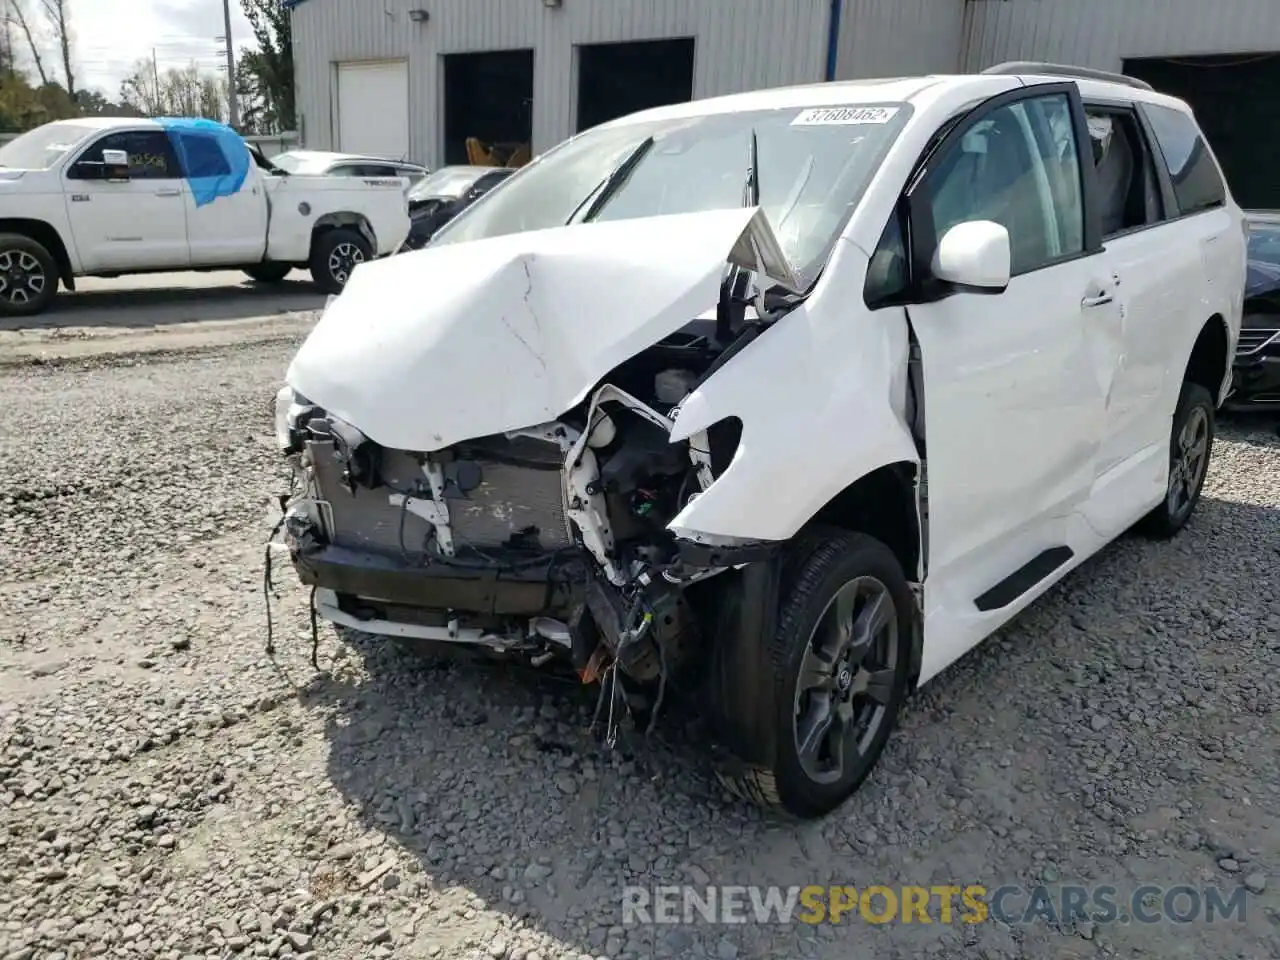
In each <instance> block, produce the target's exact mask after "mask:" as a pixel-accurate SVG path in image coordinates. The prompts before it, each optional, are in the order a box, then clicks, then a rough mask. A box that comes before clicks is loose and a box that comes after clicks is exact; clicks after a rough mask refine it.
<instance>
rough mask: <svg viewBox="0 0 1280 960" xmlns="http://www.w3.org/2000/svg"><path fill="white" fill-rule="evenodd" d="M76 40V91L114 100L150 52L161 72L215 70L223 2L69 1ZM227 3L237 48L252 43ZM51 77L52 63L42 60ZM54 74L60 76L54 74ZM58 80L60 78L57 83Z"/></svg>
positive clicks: (235, 0) (236, 8) (236, 6)
mask: <svg viewBox="0 0 1280 960" xmlns="http://www.w3.org/2000/svg"><path fill="white" fill-rule="evenodd" d="M69 3H70V8H71V22H72V33H73V35H74V37H75V59H74V61H73V66H75V68H76V69H77V71H78V73H77V76H76V86H79V87H88V88H96V89H99V90H101V91H102V92H103V93H104V94H106V95H107V96H109V97H111V98H112V99H114V98H115V96H116V94H117V93H118V92H119V89H120V81H122V80H123V79H125V77H127V76H129V75H131V74H132V73H133V69H134V65H135V64H136V63H137V62H138V61H139V60H142V59H145V60H147V61H148V62H150V60H151V51H152V49H153V48H154V49H155V55H156V60H157V65H158V66H159V68H160V71H161V72H163V71H164V70H165V69H166V68H170V67H185V66H187V65H188V64H190V63H191V62H192V61H193V60H194V61H195V62H196V63H198V64H199V65H200V66H201V67H202V68H204V69H208V70H215V69H216V68H217V66H218V64H219V63H222V62H223V57H222V55H221V54H220V53H219V47H220V44H219V42H218V40H217V39H216V38H217V37H220V36H222V35H223V33H225V32H226V31H225V28H224V27H223V19H222V0H69ZM230 3H231V35H232V37H233V38H234V39H235V43H236V47H237V48H240V47H242V46H244V45H246V44H249V43H251V42H252V39H253V34H252V33H251V31H250V29H249V24H248V21H246V20H245V18H244V14H243V13H242V12H241V9H240V0H230ZM45 60H46V69H47V70H50V72H54V71H53V70H52V68H53V63H51V62H50V61H51V60H56V57H53V56H52V50H51V49H50V53H48V54H45ZM56 72H57V73H59V74H60V73H61V70H60V69H58V70H57V71H56ZM60 79H61V78H60Z"/></svg>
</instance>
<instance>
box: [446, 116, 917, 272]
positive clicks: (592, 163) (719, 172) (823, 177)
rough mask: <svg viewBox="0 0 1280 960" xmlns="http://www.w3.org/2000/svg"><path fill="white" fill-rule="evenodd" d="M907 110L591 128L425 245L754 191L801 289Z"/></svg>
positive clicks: (694, 206)
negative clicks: (753, 166) (800, 284)
mask: <svg viewBox="0 0 1280 960" xmlns="http://www.w3.org/2000/svg"><path fill="white" fill-rule="evenodd" d="M909 114H910V107H909V106H908V105H907V104H904V103H878V104H851V105H847V106H824V107H787V108H780V109H770V110H753V111H743V112H737V113H716V114H705V115H702V116H693V117H679V118H670V119H663V120H648V121H638V122H628V123H623V124H621V125H605V126H602V127H597V128H595V129H593V130H589V131H587V132H586V133H583V134H580V135H578V136H577V137H574V138H573V139H571V140H568V141H566V142H565V143H563V144H561V145H560V146H558V147H556V148H555V149H553V150H551V151H550V152H548V153H547V154H546V155H545V156H544V157H542V158H541V159H539V160H536V161H534V163H532V164H531V165H530V166H529V167H527V168H525V169H524V170H522V171H520V172H519V173H517V174H516V175H515V176H513V177H512V178H511V179H510V181H509V182H507V183H506V184H505V185H504V186H503V189H501V190H497V191H494V192H493V193H492V194H490V195H489V196H487V197H485V198H484V199H482V200H480V201H479V202H477V203H476V204H475V205H474V206H472V207H471V208H470V209H468V210H467V211H465V212H464V213H463V214H462V215H461V216H459V217H458V218H457V219H456V220H454V221H453V222H452V223H450V224H449V225H448V226H446V227H445V228H444V229H443V230H442V231H441V232H440V233H438V234H437V235H436V237H435V238H434V240H433V241H432V245H433V246H439V245H441V244H447V243H462V242H465V241H468V240H480V239H484V238H486V237H496V236H501V235H503V234H509V233H518V232H521V231H525V230H540V229H546V228H548V227H556V226H562V225H564V224H567V223H569V222H570V221H571V220H572V221H574V222H577V221H581V220H584V219H590V220H622V219H628V218H635V217H647V216H659V215H664V214H677V213H694V212H699V211H706V210H723V209H726V208H732V207H740V206H748V205H752V204H751V200H752V196H753V194H754V193H755V192H756V189H758V196H759V200H760V206H761V207H763V209H764V210H765V212H766V214H767V215H768V217H769V222H770V224H771V225H772V226H773V229H774V231H775V232H776V233H777V235H778V239H779V241H780V242H781V244H782V248H783V250H784V251H785V253H786V255H787V259H788V260H789V261H790V263H791V266H792V268H793V269H794V270H795V272H796V273H797V275H798V276H799V277H800V279H801V280H802V281H803V282H804V284H805V286H806V287H807V286H810V285H811V284H812V282H813V280H815V279H816V277H817V274H818V273H819V272H821V270H822V266H823V264H825V263H826V261H827V257H828V256H829V254H830V252H831V248H832V246H833V245H834V244H835V241H836V238H837V237H838V236H839V234H840V231H841V229H843V227H844V224H845V223H846V221H847V220H848V217H849V215H850V214H851V213H852V211H853V209H854V208H855V207H856V206H857V204H858V202H859V201H860V200H861V199H862V194H863V192H864V191H865V190H866V187H867V184H868V183H869V182H870V179H871V177H872V175H873V174H874V173H875V171H876V169H877V168H878V167H879V165H880V163H881V162H882V160H883V159H884V155H885V153H886V152H887V151H888V149H889V147H890V146H891V145H892V144H893V141H894V139H895V138H896V137H897V136H898V133H899V132H900V131H901V129H902V127H903V126H904V125H905V124H906V122H907V119H908V117H909ZM753 141H754V146H753ZM753 154H754V162H755V165H756V171H755V175H756V176H755V179H756V188H755V189H753V187H752V185H751V184H750V179H751V177H750V171H751V167H752V163H753Z"/></svg>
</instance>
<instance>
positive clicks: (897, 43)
mask: <svg viewBox="0 0 1280 960" xmlns="http://www.w3.org/2000/svg"><path fill="white" fill-rule="evenodd" d="M1277 2H1280V0H1277ZM964 8H965V0H844V2H843V7H842V9H841V11H840V42H839V47H838V55H837V60H836V77H837V78H838V79H840V80H853V79H860V78H863V77H909V76H915V75H919V74H928V73H953V72H955V71H956V70H957V69H958V68H959V65H960V40H961V37H962V35H963V23H964Z"/></svg>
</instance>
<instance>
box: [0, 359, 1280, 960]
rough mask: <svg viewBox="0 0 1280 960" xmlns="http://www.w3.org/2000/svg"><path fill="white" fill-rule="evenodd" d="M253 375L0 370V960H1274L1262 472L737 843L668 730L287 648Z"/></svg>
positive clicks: (484, 681)
mask: <svg viewBox="0 0 1280 960" xmlns="http://www.w3.org/2000/svg"><path fill="white" fill-rule="evenodd" d="M289 351H290V347H289V346H288V345H287V344H284V345H281V344H274V345H265V346H263V345H257V346H250V347H244V348H239V349H220V350H216V351H214V352H210V353H205V354H203V355H179V356H158V357H151V358H145V357H144V358H137V357H135V358H133V359H128V360H118V361H114V362H103V361H101V360H98V361H93V362H92V363H86V362H83V361H81V362H78V363H76V364H72V365H68V366H56V365H54V366H51V365H44V366H34V367H18V368H11V369H9V370H7V371H2V372H0V410H3V411H4V416H3V419H2V421H0V456H2V457H3V462H4V464H5V473H6V474H7V478H8V483H7V484H6V485H5V488H4V489H3V490H2V491H0V957H3V958H9V960H19V958H22V960H28V958H30V960H35V958H54V957H58V958H76V957H85V956H112V957H155V958H173V960H179V958H185V957H227V956H231V955H233V954H238V955H240V956H255V957H265V956H278V957H283V956H293V957H305V956H316V957H325V958H329V957H335V958H343V957H352V958H354V957H362V958H363V957H383V956H396V957H441V958H469V957H473V956H475V957H493V958H502V957H510V958H513V960H519V958H525V960H534V958H543V960H550V958H559V957H572V958H582V957H587V958H594V957H601V956H604V957H611V958H618V957H636V958H638V957H649V956H680V957H699V956H708V957H713V958H717V960H734V958H756V957H758V958H764V957H829V958H833V960H835V958H840V960H847V958H849V957H852V956H855V955H856V956H876V957H880V958H894V957H919V956H938V957H949V956H962V955H963V956H978V957H986V958H1010V957H1035V958H1066V957H1075V958H1084V957H1103V956H1138V955H1141V956H1149V957H1158V958H1161V960H1168V958H1177V957H1188V958H1198V960H1202V958H1208V957H1213V958H1228V957H1247V958H1262V957H1275V956H1280V830H1278V829H1277V826H1276V824H1277V815H1278V814H1280V758H1278V751H1277V742H1278V740H1280V733H1278V729H1280V724H1278V723H1277V717H1278V716H1280V709H1278V708H1280V683H1277V681H1276V675H1277V670H1278V668H1280V597H1278V596H1277V593H1276V584H1277V574H1276V571H1277V569H1280V448H1278V446H1277V441H1276V438H1275V436H1274V433H1273V432H1272V431H1271V428H1270V427H1263V426H1262V425H1257V426H1249V425H1241V424H1236V425H1227V426H1225V427H1224V428H1223V430H1222V436H1221V438H1220V442H1219V445H1218V447H1217V451H1216V456H1215V459H1214V464H1213V468H1212V473H1211V476H1210V479H1209V483H1208V487H1207V489H1206V499H1205V501H1204V502H1203V504H1202V505H1201V508H1200V512H1199V513H1198V514H1197V517H1196V519H1195V520H1194V522H1193V523H1192V525H1191V527H1190V528H1189V529H1188V530H1187V531H1186V532H1185V533H1184V535H1183V536H1182V537H1180V538H1179V539H1178V540H1177V541H1175V542H1174V543H1173V544H1171V545H1163V546H1162V545H1155V544H1151V543H1147V542H1144V541H1141V540H1138V539H1135V538H1125V539H1124V540H1122V541H1121V542H1119V543H1117V544H1116V545H1114V546H1113V547H1111V548H1110V549H1108V550H1107V551H1105V553H1104V554H1103V555H1102V556H1101V557H1099V558H1097V559H1096V560H1094V561H1093V562H1091V563H1090V564H1088V565H1086V567H1085V568H1084V569H1082V570H1081V571H1079V572H1077V573H1076V574H1074V575H1073V576H1071V577H1070V578H1069V579H1068V581H1067V582H1066V583H1065V584H1063V585H1061V586H1060V587H1059V588H1058V589H1056V590H1055V591H1054V592H1053V593H1052V595H1051V596H1049V597H1048V598H1046V599H1045V600H1044V601H1042V602H1041V603H1040V604H1039V605H1038V606H1037V607H1036V608H1035V609H1034V610H1032V611H1029V612H1028V613H1027V614H1026V615H1024V616H1023V617H1021V618H1020V619H1019V621H1018V622H1017V623H1016V624H1014V625H1012V626H1011V627H1010V628H1009V629H1007V630H1006V631H1004V632H1003V634H1002V635H1001V636H1000V637H998V638H996V639H994V640H993V641H991V642H989V643H987V644H986V645H984V646H983V647H982V648H981V649H980V650H979V651H978V652H976V653H975V654H974V655H972V656H970V657H968V658H967V659H966V660H965V661H964V662H963V663H961V664H959V665H957V666H956V667H954V668H952V669H951V670H950V671H948V672H947V673H946V674H944V675H943V676H942V677H941V678H939V679H938V680H937V681H935V683H933V684H931V685H930V686H929V687H928V688H927V690H926V692H925V693H924V694H923V695H922V696H920V697H919V698H918V699H917V700H916V701H915V702H914V703H913V704H912V705H911V707H910V708H909V709H908V711H907V712H906V714H905V716H904V718H903V729H902V730H900V731H899V733H898V735H897V736H896V738H895V739H894V741H893V742H892V744H891V746H890V749H889V750H888V752H887V754H886V756H885V759H884V762H883V763H882V765H881V767H880V769H879V770H878V771H877V773H876V774H875V775H874V776H873V778H872V779H871V781H869V783H868V784H867V785H866V787H864V789H863V790H862V791H861V792H860V793H859V794H858V795H857V796H856V797H855V798H854V800H853V801H852V802H851V803H850V804H849V805H848V807H847V809H845V810H843V811H841V812H840V813H839V814H838V815H837V816H834V817H832V818H831V819H829V820H827V821H825V822H823V823H819V824H808V825H800V826H797V825H794V824H783V823H778V822H773V821H770V820H768V819H766V818H762V817H761V815H760V814H759V813H758V812H756V811H755V810H754V809H751V808H748V807H746V806H743V805H739V804H737V803H735V802H732V801H731V800H729V799H728V798H727V797H726V796H725V795H724V794H723V793H722V792H721V791H720V790H719V789H718V788H717V787H716V786H715V785H714V783H713V781H711V780H710V779H709V777H708V776H707V772H706V768H705V766H704V764H703V762H702V757H701V754H700V753H699V751H698V747H697V744H696V727H690V726H686V725H684V724H682V723H677V722H676V721H675V720H674V719H672V720H671V721H670V722H668V724H667V725H666V727H665V728H664V729H663V730H661V731H660V735H659V736H658V737H657V738H656V739H655V740H653V741H649V742H644V741H642V740H639V739H635V740H634V741H629V742H628V743H626V744H624V745H623V746H624V749H620V750H617V751H614V752H612V753H610V752H608V751H606V750H605V749H604V748H603V747H602V746H600V745H599V744H598V743H597V742H596V740H595V739H594V738H593V737H592V736H591V734H590V733H589V731H588V725H589V719H590V714H591V710H592V708H593V706H594V696H592V695H591V694H590V693H589V692H584V691H582V690H581V689H579V688H576V687H574V686H570V685H568V684H563V683H559V682H556V681H554V680H552V679H548V678H545V677H541V676H530V675H527V674H524V673H521V672H518V671H513V670H509V669H500V668H497V667H494V666H474V665H460V666H458V665H455V666H452V667H449V668H448V669H443V670H440V669H437V670H430V669H427V668H426V667H425V666H423V665H420V664H419V663H417V662H414V661H412V660H410V659H408V658H407V657H406V656H404V655H402V654H400V653H398V652H397V651H396V650H395V649H393V648H387V647H386V646H385V645H382V644H379V643H377V642H376V641H373V640H371V639H369V638H354V639H353V640H352V642H350V643H340V642H338V640H337V639H336V638H335V637H334V636H333V634H332V633H331V632H330V631H325V630H323V627H322V643H321V646H320V669H319V670H316V669H313V668H312V666H311V664H310V641H309V630H308V624H307V617H306V613H305V604H304V597H303V594H302V591H301V590H300V589H299V588H297V586H296V583H295V582H294V581H293V580H292V578H291V573H290V571H287V570H285V571H281V576H280V578H279V579H280V587H281V600H280V601H279V603H278V604H277V605H276V607H275V621H274V622H275V634H276V638H277V642H278V647H279V648H278V651H277V654H276V656H275V658H274V659H272V658H269V657H268V656H267V655H266V654H265V653H264V641H265V630H264V622H265V621H264V616H263V597H262V555H263V548H262V543H263V540H264V538H265V535H266V532H267V521H266V510H265V503H266V501H267V498H268V496H269V495H271V494H272V493H275V492H277V491H278V490H279V489H281V487H280V484H281V482H282V479H283V471H282V468H281V465H280V464H279V463H278V462H277V459H276V457H275V455H274V453H273V450H272V442H271V417H270V412H269V408H270V400H271V397H272V395H273V393H274V391H275V387H276V384H277V381H278V379H279V378H280V376H281V374H282V372H283V370H284V367H285V365H286V363H287V359H288V355H289ZM1041 881H1043V882H1045V883H1049V884H1056V883H1084V884H1111V885H1114V886H1116V887H1117V888H1119V889H1120V890H1121V891H1122V892H1123V891H1127V890H1130V889H1132V888H1133V887H1136V886H1138V885H1139V884H1142V883H1146V882H1151V883H1158V884H1164V885H1174V884H1188V885H1191V886H1194V887H1203V886H1207V885H1219V886H1222V887H1223V888H1225V889H1235V888H1238V887H1240V886H1241V885H1244V886H1247V887H1248V888H1249V889H1250V890H1251V891H1253V892H1252V893H1251V894H1250V897H1249V899H1248V901H1247V914H1246V917H1245V919H1244V920H1243V921H1240V920H1238V919H1232V920H1229V921H1225V922H1223V921H1220V922H1218V923H1217V924H1213V925H1210V924H1207V923H1204V922H1194V923H1191V924H1187V925H1184V926H1178V925H1175V924H1172V923H1162V924H1156V925H1151V926H1145V925H1138V924H1129V925H1121V924H1093V925H1091V924H1089V923H1076V922H1068V923H1054V922H1050V921H1047V920H1039V921H1037V922H1035V923H1032V924H1029V925H1014V926H1007V925H1003V924H1000V923H985V924H979V925H973V926H966V925H963V924H959V923H951V924H943V923H934V924H931V925H924V924H920V923H916V924H911V925H899V924H891V925H887V926H872V925H867V924H864V923H862V922H860V921H852V922H846V923H844V924H842V925H840V926H839V927H833V926H819V927H812V926H803V925H799V924H796V925H789V926H778V925H772V926H770V925H754V924H753V925H749V926H719V927H709V926H706V925H704V924H696V925H691V926H679V927H653V926H626V927H624V926H623V925H622V924H621V917H620V904H621V886H622V885H623V884H625V883H638V884H643V885H656V884H678V883H687V884H694V885H699V886H701V885H705V884H707V883H712V882H714V883H726V884H781V885H790V884H808V883H817V884H829V883H840V884H854V885H857V886H859V887H861V886H865V885H868V884H877V883H879V884H886V885H889V886H899V885H902V884H924V885H930V884H952V883H954V884H957V885H964V884H969V883H983V884H985V885H987V887H988V888H992V887H995V886H998V885H1000V884H1004V883H1011V884H1021V885H1023V886H1024V887H1030V886H1032V885H1034V884H1035V883H1038V882H1041Z"/></svg>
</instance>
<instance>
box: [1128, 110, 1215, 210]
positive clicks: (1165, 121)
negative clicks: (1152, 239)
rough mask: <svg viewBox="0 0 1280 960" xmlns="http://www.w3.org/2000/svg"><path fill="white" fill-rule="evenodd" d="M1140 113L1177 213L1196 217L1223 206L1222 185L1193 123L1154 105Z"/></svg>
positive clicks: (1210, 156)
mask: <svg viewBox="0 0 1280 960" xmlns="http://www.w3.org/2000/svg"><path fill="white" fill-rule="evenodd" d="M1143 110H1144V112H1145V113H1146V115H1147V119H1148V120H1149V121H1150V122H1151V129H1152V130H1153V131H1154V132H1155V135H1156V140H1157V141H1158V142H1159V144H1160V152H1161V153H1162V154H1164V162H1165V164H1166V165H1167V166H1168V168H1169V179H1170V180H1171V181H1172V182H1173V194H1174V196H1175V197H1176V198H1177V201H1178V209H1179V212H1181V213H1182V214H1183V215H1186V214H1189V213H1199V212H1200V211H1201V210H1210V209H1212V208H1213V207H1220V206H1222V205H1223V204H1225V203H1226V202H1227V188H1226V185H1225V184H1224V183H1223V182H1222V175H1221V174H1220V173H1219V172H1218V165H1217V164H1216V163H1215V162H1214V160H1213V155H1212V154H1211V153H1210V152H1209V145H1208V144H1207V143H1206V142H1205V139H1204V136H1203V135H1202V134H1201V133H1200V128H1199V127H1197V126H1196V122H1195V120H1193V119H1192V118H1191V117H1190V116H1188V115H1187V114H1185V113H1182V112H1181V111H1178V110H1173V109H1171V108H1169V107H1158V106H1155V105H1154V104H1146V105H1144V107H1143Z"/></svg>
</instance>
